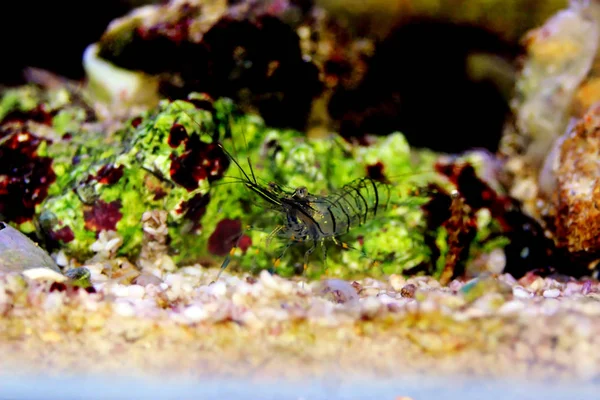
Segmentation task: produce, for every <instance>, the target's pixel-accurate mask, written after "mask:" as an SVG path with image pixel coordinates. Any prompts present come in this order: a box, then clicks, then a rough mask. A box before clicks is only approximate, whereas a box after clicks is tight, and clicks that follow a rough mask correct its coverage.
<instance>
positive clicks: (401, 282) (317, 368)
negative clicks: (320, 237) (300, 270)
mask: <svg viewBox="0 0 600 400" xmlns="http://www.w3.org/2000/svg"><path fill="white" fill-rule="evenodd" d="M215 274H216V271H215V270H208V269H204V268H201V267H188V268H183V269H180V270H178V271H177V272H174V273H167V274H165V275H164V277H163V279H162V283H161V282H159V281H158V280H151V281H152V283H148V284H147V285H146V286H141V285H122V284H118V283H116V282H114V281H111V280H110V279H107V277H105V276H103V275H102V274H101V273H99V272H98V271H94V269H93V268H92V281H93V282H94V288H95V291H96V293H88V292H86V291H85V290H81V289H75V288H72V287H65V286H63V285H61V284H56V283H54V284H52V282H49V281H43V280H42V281H40V280H29V279H24V278H22V277H21V276H20V275H16V274H8V275H4V276H3V277H1V278H0V312H1V313H2V314H1V315H2V318H1V319H0V354H2V357H0V374H9V373H10V374H12V373H18V374H20V373H27V374H29V373H43V374H46V375H47V374H50V375H53V376H64V375H66V374H67V375H68V374H73V373H77V374H80V375H89V374H107V373H109V374H118V375H122V376H123V375H126V376H148V375H156V374H160V376H161V377H163V378H167V377H177V378H178V379H180V378H193V379H199V378H203V377H207V376H215V375H216V376H220V377H227V378H231V377H235V378H237V379H262V378H267V379H268V378H286V379H290V380H296V379H299V380H301V379H306V378H307V377H308V378H310V377H315V378H322V377H336V376H337V377H344V376H361V377H362V378H369V377H373V378H374V377H377V378H379V379H381V378H394V377H402V376H406V374H421V373H422V374H427V375H430V376H432V375H435V376H440V375H441V376H444V375H445V376H450V375H454V374H461V375H466V376H475V377H478V378H484V377H511V378H518V379H525V380H532V379H542V380H544V379H552V380H553V381H560V380H564V381H570V382H573V380H574V379H576V380H581V381H587V382H593V381H595V380H597V379H598V377H600V352H598V351H597V348H598V344H599V342H600V301H599V300H600V286H599V285H598V283H597V282H592V281H570V282H566V283H565V282H559V281H556V280H553V279H549V278H546V279H544V278H539V277H535V276H528V277H526V278H523V279H522V280H520V281H515V280H514V279H513V278H512V277H511V276H510V275H501V276H499V277H488V278H484V279H481V280H480V281H479V282H478V283H477V284H476V285H474V283H475V282H471V283H470V284H469V286H468V287H464V283H463V282H459V281H454V282H452V283H451V284H450V285H449V286H448V287H440V285H439V283H438V282H437V281H435V280H433V279H430V278H427V277H419V278H413V279H408V280H405V279H404V278H402V277H399V276H392V277H390V278H389V279H388V280H387V281H375V280H368V279H367V280H364V281H358V282H344V281H338V280H329V281H326V282H313V283H310V284H309V283H302V282H299V281H290V280H287V279H282V278H279V277H277V276H272V275H270V274H268V273H267V272H263V273H262V274H261V275H260V276H258V277H250V276H235V275H228V274H224V275H223V277H222V279H221V280H219V281H218V282H217V283H215V284H212V285H210V284H209V283H210V281H211V280H212V279H213V278H214V277H215Z"/></svg>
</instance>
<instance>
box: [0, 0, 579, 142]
mask: <svg viewBox="0 0 600 400" xmlns="http://www.w3.org/2000/svg"><path fill="white" fill-rule="evenodd" d="M219 1H222V2H224V1H228V2H229V3H231V4H233V3H239V2H240V1H239V0H207V2H219ZM269 1H272V2H274V3H282V4H283V3H285V4H287V3H286V0H269ZM290 2H291V3H295V4H298V3H300V4H302V6H303V7H307V8H309V7H310V6H311V5H312V4H313V2H311V1H310V0H290ZM150 3H161V2H160V1H147V0H146V1H144V0H94V1H85V2H83V1H66V0H59V1H51V2H49V1H19V2H9V3H8V4H6V3H5V6H4V8H5V9H4V12H3V15H2V17H3V18H2V23H1V24H0V38H1V39H0V40H1V45H2V46H1V47H2V49H3V57H2V63H1V67H0V68H1V71H2V73H1V74H0V85H15V84H20V83H23V73H22V71H23V69H24V68H25V67H29V66H33V67H38V68H42V69H47V70H50V71H52V72H55V73H57V74H59V75H62V76H65V77H68V78H72V79H81V78H83V77H84V72H83V68H82V65H81V58H82V53H83V51H84V49H85V48H86V46H87V45H88V44H90V43H93V42H95V41H97V40H98V39H99V38H100V36H101V35H102V33H103V32H104V30H105V29H106V27H107V25H108V24H109V22H110V21H112V20H113V19H115V18H117V17H119V16H122V15H124V14H126V13H127V12H128V11H129V10H131V9H132V8H134V7H138V6H140V5H143V4H150ZM566 3H567V2H566V1H565V0H471V1H467V0H447V1H439V0H370V1H363V0H316V4H318V5H319V6H322V7H324V8H325V9H327V10H328V11H329V12H330V13H331V14H332V15H335V16H336V18H339V20H341V21H344V22H343V23H344V24H346V26H350V27H351V28H352V31H354V33H355V34H357V35H359V36H360V35H365V36H369V37H370V38H375V40H376V48H375V52H374V55H373V57H372V58H371V60H370V61H369V67H368V74H366V76H365V77H364V80H363V81H362V83H361V84H360V85H358V86H357V87H352V88H350V90H345V89H344V90H339V91H337V92H336V93H335V95H334V96H333V97H332V98H331V99H330V101H329V104H328V112H329V113H330V115H331V117H332V118H333V119H334V120H336V121H338V122H339V125H337V127H336V129H339V130H340V132H341V133H342V134H343V135H344V136H346V137H356V136H360V135H361V134H363V133H364V132H368V133H373V134H388V133H390V132H392V131H396V130H400V131H402V132H403V133H405V134H406V136H407V137H408V139H409V142H410V143H411V144H412V145H414V146H416V147H430V148H432V149H434V150H438V151H445V152H459V151H462V150H465V149H467V148H472V147H482V148H486V149H489V150H491V151H495V150H496V149H497V145H498V140H499V137H500V134H501V131H502V126H503V124H504V121H505V120H506V117H507V115H508V113H509V110H510V108H509V99H510V97H511V96H512V87H513V83H514V78H515V73H516V68H515V66H516V65H517V63H516V61H518V59H519V57H520V56H521V55H522V53H523V50H522V47H521V42H520V38H521V37H522V36H523V35H524V34H525V32H527V31H528V30H529V29H531V28H533V27H535V26H538V25H540V24H541V23H543V21H544V20H545V19H546V18H548V17H549V16H550V15H552V14H553V13H554V12H556V11H557V10H558V9H560V8H562V7H564V6H565V4H566ZM267 122H269V121H267ZM482 131H483V132H485V134H482V133H481V132H482ZM467 139H468V140H467Z"/></svg>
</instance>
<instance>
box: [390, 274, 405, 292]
mask: <svg viewBox="0 0 600 400" xmlns="http://www.w3.org/2000/svg"><path fill="white" fill-rule="evenodd" d="M390 285H392V287H393V288H394V290H395V291H397V292H399V291H401V290H402V288H403V287H404V285H406V279H404V277H403V276H401V275H396V274H393V275H391V276H390Z"/></svg>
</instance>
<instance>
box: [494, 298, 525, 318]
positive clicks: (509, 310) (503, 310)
mask: <svg viewBox="0 0 600 400" xmlns="http://www.w3.org/2000/svg"><path fill="white" fill-rule="evenodd" d="M524 309H525V304H524V303H523V302H521V301H519V300H511V301H507V302H506V303H504V304H502V306H501V307H500V308H499V309H498V311H497V312H498V314H500V315H513V314H517V313H518V312H519V311H522V310H524Z"/></svg>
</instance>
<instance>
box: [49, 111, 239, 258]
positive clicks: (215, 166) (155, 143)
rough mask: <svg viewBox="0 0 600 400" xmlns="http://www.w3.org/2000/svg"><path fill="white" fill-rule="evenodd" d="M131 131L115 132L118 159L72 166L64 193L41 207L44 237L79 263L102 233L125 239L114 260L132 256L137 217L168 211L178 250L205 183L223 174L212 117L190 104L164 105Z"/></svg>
mask: <svg viewBox="0 0 600 400" xmlns="http://www.w3.org/2000/svg"><path fill="white" fill-rule="evenodd" d="M129 125H130V126H128V127H126V128H124V129H123V130H122V131H121V132H120V133H119V134H120V135H121V136H122V138H123V139H122V140H123V143H122V144H121V146H122V147H123V149H122V150H121V151H120V152H118V153H115V154H112V155H111V156H109V157H102V158H100V159H97V160H95V162H93V163H91V164H90V165H85V166H82V167H80V166H79V165H78V166H75V167H74V168H73V169H72V170H71V171H70V173H69V175H70V177H71V180H70V182H69V184H68V190H66V191H64V192H62V193H60V194H58V195H56V196H51V197H49V198H48V199H47V200H46V201H45V202H44V204H43V206H42V208H41V211H40V224H41V226H42V230H43V232H44V234H45V235H47V236H48V237H50V238H52V239H55V240H56V241H58V242H59V244H60V245H61V246H63V247H64V249H65V251H66V252H67V253H68V254H70V255H73V256H76V257H77V258H84V257H87V256H90V255H91V250H90V245H91V244H92V243H93V242H94V241H95V240H96V237H97V235H98V234H99V233H100V232H101V231H114V232H116V233H117V234H118V235H119V236H120V237H121V238H122V240H123V246H122V247H121V248H120V249H119V255H124V256H129V257H134V256H136V255H137V253H138V252H139V249H140V246H141V243H142V237H143V232H142V230H141V221H142V215H143V214H144V212H145V211H148V210H153V209H158V210H167V211H168V213H169V222H170V225H169V226H170V233H171V234H172V244H173V245H177V244H178V242H179V240H178V237H179V236H180V235H185V234H194V233H195V232H194V230H195V227H194V226H193V225H194V223H195V222H197V221H198V219H199V218H200V217H201V215H202V211H201V210H202V207H203V206H204V204H205V203H206V202H207V197H205V196H207V194H208V189H209V182H211V181H214V180H216V179H218V178H219V177H220V175H221V174H222V173H223V171H224V170H225V169H226V168H227V165H228V159H227V158H226V157H225V154H223V153H222V151H221V150H220V149H219V148H218V147H217V145H216V144H214V143H213V139H212V135H213V134H214V133H215V126H214V123H213V120H212V116H211V114H210V112H208V111H205V110H201V109H197V108H196V107H194V105H193V104H191V103H188V102H174V103H169V102H163V103H161V105H160V106H159V107H158V108H156V109H154V110H152V111H150V112H148V113H146V114H143V115H142V116H141V117H139V118H137V119H134V120H133V121H131V122H130V124H129ZM188 222H189V223H191V225H189V224H188ZM186 251H189V252H191V253H193V252H194V249H193V248H188V249H186Z"/></svg>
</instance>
